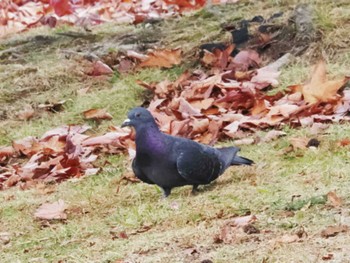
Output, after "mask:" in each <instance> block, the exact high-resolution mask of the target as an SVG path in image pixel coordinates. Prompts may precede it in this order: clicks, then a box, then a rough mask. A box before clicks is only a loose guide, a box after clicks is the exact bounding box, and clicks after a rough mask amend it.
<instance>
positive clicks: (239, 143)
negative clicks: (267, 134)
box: [233, 138, 255, 146]
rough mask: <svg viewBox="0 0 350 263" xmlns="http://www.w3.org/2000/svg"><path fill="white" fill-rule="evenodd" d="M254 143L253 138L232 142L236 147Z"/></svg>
mask: <svg viewBox="0 0 350 263" xmlns="http://www.w3.org/2000/svg"><path fill="white" fill-rule="evenodd" d="M254 142H255V140H254V138H244V139H240V140H235V141H233V143H234V144H235V145H237V146H240V145H251V144H253V143H254Z"/></svg>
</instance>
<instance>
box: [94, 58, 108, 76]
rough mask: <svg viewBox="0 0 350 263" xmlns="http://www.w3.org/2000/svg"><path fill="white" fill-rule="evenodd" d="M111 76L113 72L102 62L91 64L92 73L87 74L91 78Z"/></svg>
mask: <svg viewBox="0 0 350 263" xmlns="http://www.w3.org/2000/svg"><path fill="white" fill-rule="evenodd" d="M111 74H113V70H112V69H111V68H110V67H109V66H108V65H106V64H105V63H103V62H102V61H95V62H94V63H93V64H92V72H91V73H89V75H91V76H101V75H111Z"/></svg>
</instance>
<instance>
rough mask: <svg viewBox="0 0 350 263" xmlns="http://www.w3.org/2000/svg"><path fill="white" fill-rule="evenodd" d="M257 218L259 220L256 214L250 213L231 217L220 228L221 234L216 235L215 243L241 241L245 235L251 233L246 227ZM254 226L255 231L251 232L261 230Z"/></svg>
mask: <svg viewBox="0 0 350 263" xmlns="http://www.w3.org/2000/svg"><path fill="white" fill-rule="evenodd" d="M256 220H257V218H256V216H254V215H249V216H242V217H235V218H233V219H229V220H227V221H225V223H224V224H223V226H222V227H221V229H220V234H218V235H216V236H215V237H214V242H215V243H222V242H223V243H226V244H233V243H237V242H239V240H240V239H241V238H242V237H243V236H246V235H247V234H248V233H249V229H248V228H246V229H245V227H247V226H250V225H251V224H252V223H253V222H255V221H256ZM252 228H254V229H255V231H252V232H251V233H258V232H259V230H257V229H256V228H255V227H254V226H252ZM252 228H251V229H252Z"/></svg>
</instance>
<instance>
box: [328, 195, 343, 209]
mask: <svg viewBox="0 0 350 263" xmlns="http://www.w3.org/2000/svg"><path fill="white" fill-rule="evenodd" d="M327 200H328V201H330V203H331V204H332V206H334V207H339V206H341V205H342V204H343V200H342V199H341V198H340V197H339V196H337V194H336V193H335V192H329V193H328V194H327Z"/></svg>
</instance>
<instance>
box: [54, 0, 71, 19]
mask: <svg viewBox="0 0 350 263" xmlns="http://www.w3.org/2000/svg"><path fill="white" fill-rule="evenodd" d="M50 5H51V6H52V7H53V9H54V10H55V13H56V15H58V16H64V15H70V14H72V13H73V8H72V5H71V2H70V1H69V0H50Z"/></svg>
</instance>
